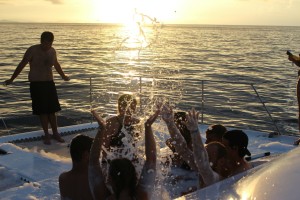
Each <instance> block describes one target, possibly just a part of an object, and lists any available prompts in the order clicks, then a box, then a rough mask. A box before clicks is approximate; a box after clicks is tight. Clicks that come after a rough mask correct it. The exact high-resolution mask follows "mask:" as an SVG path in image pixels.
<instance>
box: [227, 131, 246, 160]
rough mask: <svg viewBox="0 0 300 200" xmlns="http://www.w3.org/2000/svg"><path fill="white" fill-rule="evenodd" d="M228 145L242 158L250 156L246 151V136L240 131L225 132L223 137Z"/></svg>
mask: <svg viewBox="0 0 300 200" xmlns="http://www.w3.org/2000/svg"><path fill="white" fill-rule="evenodd" d="M223 138H224V139H226V140H227V141H228V143H229V147H231V148H234V147H237V148H238V152H239V156H240V157H241V158H243V157H244V156H245V155H248V156H251V153H250V151H249V150H248V149H247V147H248V136H247V134H246V133H244V131H242V130H231V131H227V132H226V133H225V134H224V136H223Z"/></svg>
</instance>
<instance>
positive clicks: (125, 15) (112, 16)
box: [92, 0, 180, 26]
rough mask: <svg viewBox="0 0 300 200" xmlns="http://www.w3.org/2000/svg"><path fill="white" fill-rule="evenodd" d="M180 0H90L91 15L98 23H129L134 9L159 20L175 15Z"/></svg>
mask: <svg viewBox="0 0 300 200" xmlns="http://www.w3.org/2000/svg"><path fill="white" fill-rule="evenodd" d="M179 1H180V0H163V1H161V0H109V1H108V0H92V5H93V12H92V15H93V17H94V18H95V20H96V21H98V22H100V23H121V24H125V25H126V26H127V25H131V24H132V21H133V20H135V19H134V18H135V16H136V11H138V12H139V13H142V14H144V15H146V16H151V17H152V18H155V19H158V20H160V21H161V22H163V21H164V20H169V19H171V18H172V17H175V16H174V15H175V14H176V9H178V6H179V3H178V2H179Z"/></svg>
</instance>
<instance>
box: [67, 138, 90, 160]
mask: <svg viewBox="0 0 300 200" xmlns="http://www.w3.org/2000/svg"><path fill="white" fill-rule="evenodd" d="M92 144H93V138H91V137H89V136H87V135H81V134H79V135H77V136H75V137H74V138H73V139H72V141H71V144H70V154H71V158H72V161H73V162H80V161H81V160H82V156H83V154H84V152H90V149H91V146H92Z"/></svg>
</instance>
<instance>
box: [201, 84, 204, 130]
mask: <svg viewBox="0 0 300 200" xmlns="http://www.w3.org/2000/svg"><path fill="white" fill-rule="evenodd" d="M201 87H202V99H201V124H203V112H204V80H201Z"/></svg>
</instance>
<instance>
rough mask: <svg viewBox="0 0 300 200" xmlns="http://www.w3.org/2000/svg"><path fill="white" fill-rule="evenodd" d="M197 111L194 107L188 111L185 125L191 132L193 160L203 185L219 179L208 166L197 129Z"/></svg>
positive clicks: (205, 152) (207, 159)
mask: <svg viewBox="0 0 300 200" xmlns="http://www.w3.org/2000/svg"><path fill="white" fill-rule="evenodd" d="M198 118H199V112H196V111H195V109H192V110H191V111H189V113H188V115H187V122H186V126H187V128H188V129H189V130H190V132H191V136H192V142H193V151H194V160H195V163H196V165H197V168H198V172H199V174H200V175H201V176H202V179H203V181H204V185H205V186H208V185H211V184H213V183H215V182H217V181H219V180H220V176H219V174H217V173H216V172H214V171H213V170H212V168H211V166H210V162H209V158H208V154H207V151H206V149H205V147H204V144H203V142H202V139H201V136H200V131H199V129H198Z"/></svg>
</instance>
